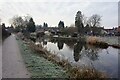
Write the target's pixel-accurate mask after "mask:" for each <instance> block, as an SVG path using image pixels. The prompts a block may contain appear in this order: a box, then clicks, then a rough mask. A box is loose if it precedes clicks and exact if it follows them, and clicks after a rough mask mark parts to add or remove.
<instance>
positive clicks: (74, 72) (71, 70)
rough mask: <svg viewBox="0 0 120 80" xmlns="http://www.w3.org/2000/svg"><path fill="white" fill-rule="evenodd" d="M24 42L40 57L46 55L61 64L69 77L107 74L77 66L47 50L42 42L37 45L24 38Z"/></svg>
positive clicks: (48, 58)
mask: <svg viewBox="0 0 120 80" xmlns="http://www.w3.org/2000/svg"><path fill="white" fill-rule="evenodd" d="M24 43H25V44H26V45H28V46H29V48H30V49H31V50H32V51H34V52H36V53H38V54H39V56H40V57H44V58H45V59H47V60H48V61H51V62H52V63H54V64H57V65H58V66H61V67H62V68H63V69H64V70H65V71H66V74H68V75H69V78H105V77H107V75H106V74H104V73H102V72H99V71H97V70H95V69H90V68H87V67H75V66H72V65H71V64H70V62H69V61H68V60H67V59H63V58H61V57H58V56H57V55H56V54H54V53H51V52H50V51H47V49H46V48H43V47H42V45H41V44H38V45H35V43H34V42H33V41H31V40H28V39H26V38H24ZM39 66H40V65H39Z"/></svg>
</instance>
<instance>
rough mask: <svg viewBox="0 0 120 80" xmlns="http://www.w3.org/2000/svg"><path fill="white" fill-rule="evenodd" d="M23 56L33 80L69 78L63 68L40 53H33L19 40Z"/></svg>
mask: <svg viewBox="0 0 120 80" xmlns="http://www.w3.org/2000/svg"><path fill="white" fill-rule="evenodd" d="M17 41H18V44H19V47H20V50H21V54H22V56H23V59H24V61H25V64H26V67H27V69H28V71H29V72H30V73H31V77H32V78H67V77H68V75H67V74H66V71H65V70H63V69H62V67H60V66H58V65H57V64H53V63H52V62H51V61H48V60H47V59H45V58H44V57H40V56H39V54H38V53H35V52H34V51H32V50H31V49H30V48H29V47H28V45H26V44H24V43H23V41H22V40H20V39H17Z"/></svg>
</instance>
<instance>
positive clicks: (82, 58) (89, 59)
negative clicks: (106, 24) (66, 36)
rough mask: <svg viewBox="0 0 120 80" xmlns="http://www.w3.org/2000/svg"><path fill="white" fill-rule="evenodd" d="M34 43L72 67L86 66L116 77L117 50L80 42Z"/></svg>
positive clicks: (49, 41) (45, 40)
mask: <svg viewBox="0 0 120 80" xmlns="http://www.w3.org/2000/svg"><path fill="white" fill-rule="evenodd" d="M36 43H41V44H42V46H43V47H44V48H46V49H47V50H48V51H51V52H52V53H53V54H57V55H58V56H60V57H61V58H64V59H68V61H69V62H70V63H71V64H72V65H74V66H87V67H89V68H94V69H96V70H98V71H100V72H105V73H107V74H108V75H109V77H112V78H117V77H118V55H120V54H119V53H118V49H115V48H112V47H108V48H107V49H101V48H98V47H95V46H90V45H87V44H85V43H84V42H83V41H82V40H79V41H69V40H59V39H42V40H39V41H37V42H36Z"/></svg>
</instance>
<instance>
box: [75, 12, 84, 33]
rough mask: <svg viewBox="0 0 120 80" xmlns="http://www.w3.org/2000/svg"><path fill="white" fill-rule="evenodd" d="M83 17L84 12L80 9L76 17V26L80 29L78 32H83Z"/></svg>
mask: <svg viewBox="0 0 120 80" xmlns="http://www.w3.org/2000/svg"><path fill="white" fill-rule="evenodd" d="M82 19H83V16H82V13H81V11H78V12H77V14H76V17H75V26H76V27H77V29H78V33H83V28H84V25H83V22H82Z"/></svg>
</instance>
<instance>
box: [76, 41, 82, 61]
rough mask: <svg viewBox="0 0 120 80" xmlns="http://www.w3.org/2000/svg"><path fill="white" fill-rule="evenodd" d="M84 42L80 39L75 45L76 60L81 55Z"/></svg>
mask: <svg viewBox="0 0 120 80" xmlns="http://www.w3.org/2000/svg"><path fill="white" fill-rule="evenodd" d="M83 45H84V44H83V42H82V41H79V42H77V43H76V44H75V46H74V60H75V61H76V62H77V61H78V60H79V59H80V57H81V50H82V48H83Z"/></svg>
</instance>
